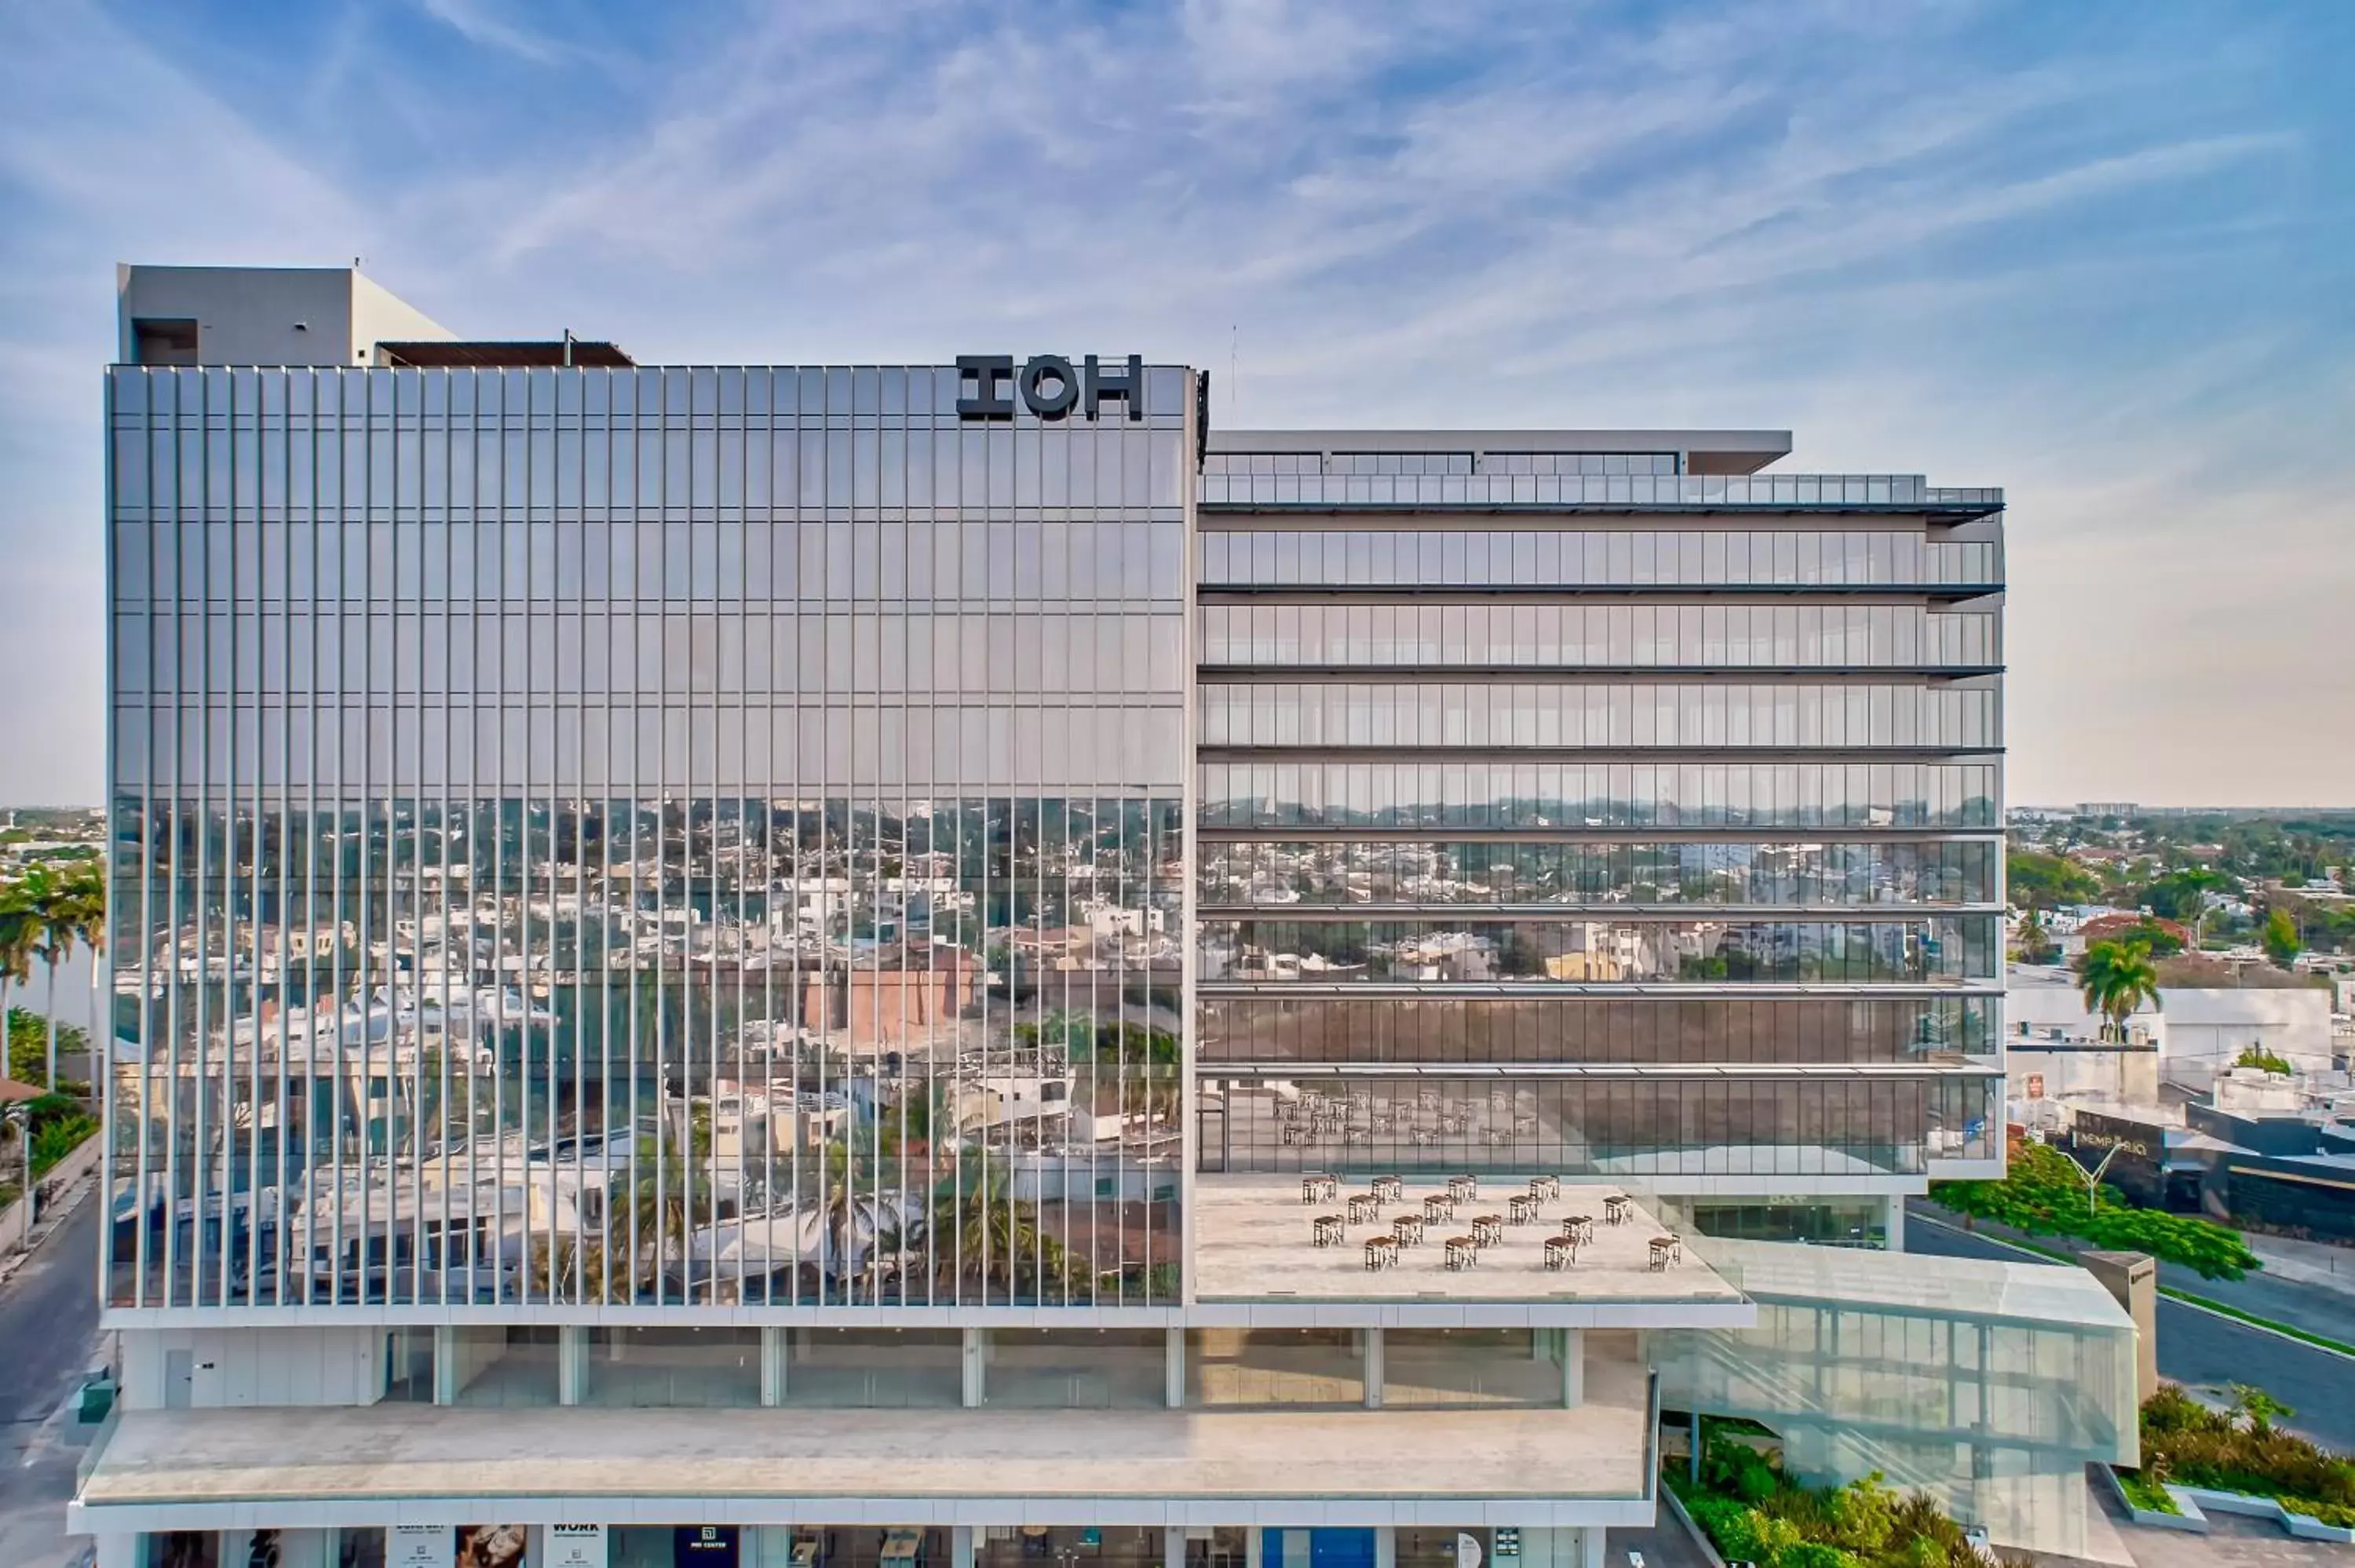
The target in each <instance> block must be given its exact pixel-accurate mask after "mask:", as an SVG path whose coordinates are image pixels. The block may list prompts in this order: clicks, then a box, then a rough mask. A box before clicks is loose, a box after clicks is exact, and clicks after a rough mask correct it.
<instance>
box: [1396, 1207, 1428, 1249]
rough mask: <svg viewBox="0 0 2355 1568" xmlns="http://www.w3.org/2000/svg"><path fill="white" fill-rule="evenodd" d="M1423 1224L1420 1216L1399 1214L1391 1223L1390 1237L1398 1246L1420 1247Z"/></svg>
mask: <svg viewBox="0 0 2355 1568" xmlns="http://www.w3.org/2000/svg"><path fill="white" fill-rule="evenodd" d="M1391 1236H1392V1237H1393V1238H1394V1239H1395V1241H1396V1243H1397V1245H1400V1246H1421V1245H1423V1216H1422V1215H1421V1214H1401V1215H1399V1216H1398V1218H1396V1219H1394V1220H1392V1221H1391Z"/></svg>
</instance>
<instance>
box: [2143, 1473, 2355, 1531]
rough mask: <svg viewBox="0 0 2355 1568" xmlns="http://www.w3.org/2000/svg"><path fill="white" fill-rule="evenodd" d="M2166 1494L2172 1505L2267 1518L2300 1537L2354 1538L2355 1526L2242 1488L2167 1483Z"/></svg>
mask: <svg viewBox="0 0 2355 1568" xmlns="http://www.w3.org/2000/svg"><path fill="white" fill-rule="evenodd" d="M2167 1495H2168V1496H2169V1497H2171V1498H2173V1499H2175V1502H2176V1506H2177V1507H2179V1508H2181V1509H2184V1510H2185V1511H2187V1512H2189V1511H2190V1510H2193V1509H2195V1508H2196V1509H2204V1510H2207V1511H2208V1512H2210V1513H2240V1514H2248V1515H2251V1516H2253V1517H2254V1518H2257V1519H2270V1520H2274V1521H2275V1523H2277V1524H2279V1525H2280V1526H2281V1527H2282V1528H2283V1529H2284V1530H2286V1531H2289V1532H2290V1533H2291V1534H2292V1535H2294V1536H2296V1537H2297V1539H2299V1540H2300V1541H2340V1542H2355V1530H2350V1529H2348V1528H2347V1527H2346V1526H2344V1525H2338V1524H2325V1523H2323V1522H2322V1521H2321V1520H2318V1519H2309V1518H2308V1517H2307V1516H2306V1515H2305V1514H2302V1513H2293V1512H2291V1511H2290V1510H2289V1509H2288V1508H2287V1507H2286V1505H2284V1504H2283V1503H2282V1502H2281V1501H2280V1500H2279V1499H2275V1498H2253V1497H2251V1496H2249V1495H2248V1494H2247V1493H2246V1492H2211V1491H2210V1490H2209V1489H2207V1488H2205V1487H2179V1486H2173V1485H2170V1486H2169V1488H2168V1489H2167Z"/></svg>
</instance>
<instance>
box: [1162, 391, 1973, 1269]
mask: <svg viewBox="0 0 2355 1568" xmlns="http://www.w3.org/2000/svg"><path fill="white" fill-rule="evenodd" d="M1788 444H1789V443H1788V438H1787V437H1786V436H1784V435H1781V434H1780V433H1777V432H1698V431H1682V432H1678V431H1648V432H1647V431H1487V432H1476V431H1419V432H1362V431H1357V432H1352V431H1312V432H1252V431H1242V432H1223V431H1214V432H1213V433H1212V436H1211V441H1210V451H1209V459H1208V461H1207V463H1206V465H1205V469H1204V473H1203V477H1202V492H1201V500H1200V505H1199V541H1200V544H1199V550H1198V552H1197V553H1198V557H1199V562H1200V571H1199V603H1198V610H1197V613H1198V615H1199V618H1200V624H1201V647H1200V660H1201V666H1200V680H1199V688H1198V691H1197V704H1198V709H1199V726H1200V727H1199V735H1198V743H1199V749H1198V751H1197V768H1198V772H1199V782H1198V788H1199V792H1200V793H1199V810H1198V814H1197V820H1196V826H1197V830H1198V833H1199V838H1200V840H1201V843H1200V846H1199V852H1198V853H1199V879H1198V880H1199V889H1198V897H1199V909H1198V921H1199V923H1198V926H1197V928H1196V954H1197V958H1198V971H1197V975H1196V980H1197V984H1198V987H1199V999H1200V1008H1199V1014H1198V1017H1199V1035H1198V1038H1197V1041H1196V1061H1197V1063H1198V1065H1199V1071H1200V1072H1201V1073H1202V1075H1204V1077H1205V1080H1206V1084H1207V1085H1208V1087H1207V1089H1206V1092H1205V1095H1204V1098H1203V1104H1204V1107H1205V1117H1206V1119H1205V1125H1204V1131H1203V1135H1202V1164H1203V1168H1204V1169H1206V1170H1217V1169H1248V1170H1264V1169H1284V1170H1290V1169H1303V1168H1312V1169H1321V1168H1324V1167H1327V1166H1329V1165H1332V1164H1335V1163H1336V1162H1340V1163H1343V1164H1348V1165H1358V1164H1365V1165H1370V1166H1371V1167H1375V1168H1383V1169H1401V1170H1417V1169H1421V1170H1438V1171H1447V1170H1455V1169H1458V1168H1463V1169H1470V1170H1478V1169H1484V1168H1501V1169H1507V1170H1521V1169H1544V1170H1549V1171H1580V1172H1594V1173H1598V1174H1602V1175H1607V1176H1610V1177H1613V1178H1616V1179H1624V1180H1627V1181H1640V1182H1643V1183H1645V1184H1646V1186H1647V1187H1649V1188H1650V1189H1651V1190H1653V1191H1655V1192H1660V1193H1662V1194H1674V1195H1676V1196H1678V1197H1679V1198H1689V1199H1692V1200H1696V1201H1698V1200H1701V1199H1703V1198H1706V1199H1707V1200H1709V1201H1710V1202H1711V1203H1712V1206H1719V1207H1722V1206H1724V1204H1725V1201H1727V1200H1734V1199H1752V1200H1760V1201H1762V1202H1760V1203H1758V1204H1755V1205H1748V1204H1744V1205H1740V1206H1755V1207H1760V1208H1764V1207H1765V1206H1767V1204H1768V1203H1769V1202H1771V1201H1774V1200H1787V1199H1789V1198H1791V1197H1793V1196H1796V1195H1800V1194H1806V1195H1809V1196H1810V1197H1820V1198H1826V1199H1844V1200H1849V1201H1850V1203H1851V1204H1852V1203H1853V1201H1854V1200H1857V1199H1859V1198H1865V1197H1870V1196H1880V1197H1883V1198H1888V1197H1893V1196H1894V1195H1895V1194H1898V1193H1900V1192H1904V1191H1918V1190H1919V1185H1920V1182H1921V1180H1922V1178H1923V1176H1924V1175H1926V1174H1929V1173H1931V1172H1932V1171H1934V1170H1935V1171H1937V1172H1938V1173H1941V1174H1965V1173H1968V1171H1966V1167H1967V1168H1986V1167H1991V1165H1992V1162H1994V1161H1996V1160H1998V1159H1999V1155H2000V1150H1999V1147H1998V1140H1999V1138H2000V1132H2001V1127H2000V1121H2001V1105H2002V1097H2001V1093H2000V1087H1999V1086H2000V1082H2001V1065H2000V1061H1999V1052H2000V1033H2001V1031H2000V1029H1999V1027H1998V1021H1997V1019H1996V1016H1995V1014H1996V1011H1997V1009H1998V1007H1999V1006H2000V988H2001V980H2000V976H1999V970H1998V964H1999V962H2000V960H2001V958H2002V943H2001V930H2000V918H2001V916H2000V910H2001V907H2002V906H2001V904H2000V901H1999V896H1998V881H1997V867H1998V862H1999V859H2000V854H2001V838H2000V831H1999V830H2000V824H2001V813H2000V810H1999V807H2000V804H2001V799H2002V792H2001V788H2000V755H1999V754H2000V750H2001V713H2000V707H1999V704H2000V700H2001V693H2000V685H2001V679H2000V670H1999V665H2000V650H1999V622H2000V611H1999V609H1998V608H1997V606H1998V604H1999V602H2000V594H2001V590H2002V584H2003V569H2002V568H2003V563H2002V543H2001V530H2000V521H1999V520H2000V514H2001V510H2002V497H2001V494H2000V493H1998V492H1994V491H1987V490H1950V489H1936V488H1932V487H1930V486H1927V485H1924V484H1923V482H1921V481H1920V480H1919V479H1918V478H1915V477H1913V476H1907V475H1879V474H1876V475H1866V476H1830V477H1813V476H1810V477H1805V478H1800V477H1788V476H1781V475H1774V476H1768V475H1764V474H1760V473H1757V472H1756V470H1757V469H1759V468H1761V467H1763V466H1764V464H1765V463H1767V462H1768V461H1772V460H1774V458H1777V457H1780V456H1782V455H1783V454H1784V452H1785V450H1787V448H1788ZM1303 1096H1306V1097H1311V1099H1310V1103H1311V1104H1312V1105H1317V1106H1323V1105H1337V1106H1340V1107H1347V1109H1346V1111H1345V1113H1344V1114H1338V1115H1327V1116H1324V1117H1323V1118H1317V1117H1315V1116H1310V1117H1305V1118H1304V1117H1301V1116H1298V1115H1295V1114H1291V1113H1292V1112H1293V1111H1294V1110H1295V1107H1297V1106H1298V1104H1299V1103H1300V1098H1301V1097H1303ZM1821 1206H1822V1205H1821V1204H1819V1203H1814V1202H1811V1203H1808V1204H1806V1205H1802V1207H1806V1208H1819V1207H1821ZM1883 1212H1884V1213H1902V1210H1898V1209H1896V1208H1895V1207H1894V1205H1893V1204H1884V1205H1883ZM1797 1223H1800V1224H1808V1223H1811V1222H1809V1221H1806V1220H1801V1221H1798V1222H1797ZM1813 1223H1816V1224H1817V1226H1818V1228H1819V1226H1820V1222H1819V1220H1817V1221H1815V1222H1813ZM1871 1224H1872V1228H1873V1229H1875V1230H1879V1229H1880V1228H1881V1218H1880V1217H1879V1216H1875V1217H1874V1218H1873V1220H1872V1221H1871Z"/></svg>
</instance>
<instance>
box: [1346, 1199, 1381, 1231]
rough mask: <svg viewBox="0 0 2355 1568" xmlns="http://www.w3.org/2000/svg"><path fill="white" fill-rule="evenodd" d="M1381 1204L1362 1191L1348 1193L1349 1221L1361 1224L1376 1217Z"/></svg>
mask: <svg viewBox="0 0 2355 1568" xmlns="http://www.w3.org/2000/svg"><path fill="white" fill-rule="evenodd" d="M1380 1209H1381V1204H1380V1202H1377V1201H1375V1200H1374V1199H1372V1198H1370V1197H1369V1196H1367V1195H1366V1194H1365V1193H1363V1192H1352V1193H1350V1194H1349V1223H1350V1224H1353V1225H1362V1224H1366V1223H1367V1222H1369V1221H1370V1220H1372V1219H1375V1218H1377V1217H1378V1215H1379V1213H1380Z"/></svg>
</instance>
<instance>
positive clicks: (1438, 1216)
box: [1423, 1192, 1455, 1224]
mask: <svg viewBox="0 0 2355 1568" xmlns="http://www.w3.org/2000/svg"><path fill="white" fill-rule="evenodd" d="M1423 1218H1424V1219H1426V1220H1429V1221H1431V1222H1432V1223H1433V1224H1437V1223H1438V1222H1439V1221H1441V1220H1452V1219H1454V1218H1455V1199H1453V1198H1451V1197H1449V1196H1447V1195H1446V1194H1445V1193H1444V1192H1433V1194H1432V1195H1431V1196H1430V1197H1428V1198H1425V1199H1424V1200H1423Z"/></svg>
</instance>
